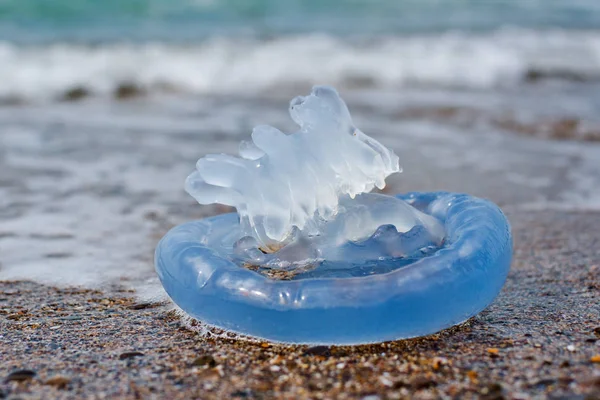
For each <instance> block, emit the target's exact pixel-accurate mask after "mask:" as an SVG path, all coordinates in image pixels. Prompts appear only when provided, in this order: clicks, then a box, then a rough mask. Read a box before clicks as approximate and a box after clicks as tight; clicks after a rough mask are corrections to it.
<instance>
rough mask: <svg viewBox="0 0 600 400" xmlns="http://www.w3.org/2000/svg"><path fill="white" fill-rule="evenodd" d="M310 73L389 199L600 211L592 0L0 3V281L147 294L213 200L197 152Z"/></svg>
mask: <svg viewBox="0 0 600 400" xmlns="http://www.w3.org/2000/svg"><path fill="white" fill-rule="evenodd" d="M317 84H327V85H332V86H334V87H336V88H337V89H338V91H339V92H340V94H341V95H342V97H343V98H344V99H345V100H346V101H347V103H348V105H349V107H350V111H351V112H352V114H353V116H354V118H355V123H356V125H357V126H358V127H360V128H361V130H362V131H364V132H365V133H367V134H368V135H371V136H373V137H375V138H377V139H378V140H379V141H381V142H382V143H383V144H385V145H387V146H389V147H391V148H393V149H394V150H395V151H396V153H397V154H398V155H399V157H400V163H401V165H402V167H403V169H404V172H403V173H402V174H399V175H398V176H394V177H391V178H390V180H389V182H388V187H387V188H386V190H387V191H388V192H390V193H397V192H408V191H415V190H449V191H457V192H467V193H471V194H473V195H477V196H481V197H485V198H489V199H491V200H493V201H495V202H496V203H498V204H499V205H500V206H501V207H502V208H503V209H504V210H505V211H507V213H509V215H510V213H511V212H512V211H515V210H516V211H518V212H529V210H530V211H531V212H539V211H561V212H562V211H569V212H571V211H575V212H597V211H600V2H599V1H598V0H460V1H459V0H371V1H366V0H364V1H358V0H336V1H332V0H331V1H327V0H304V1H300V0H169V1H167V0H103V1H97V0H0V280H19V279H27V280H34V281H37V282H41V283H45V284H52V285H59V286H85V287H103V288H106V287H117V286H118V287H121V286H128V287H132V288H134V289H135V290H137V291H138V293H144V290H146V291H147V293H149V296H154V297H157V298H158V297H160V296H161V293H160V286H159V285H157V283H156V279H155V274H154V272H153V251H154V248H155V246H156V243H157V241H158V240H159V239H160V237H161V236H162V235H163V234H164V233H165V232H166V231H167V230H168V229H169V228H170V227H172V226H174V225H176V224H178V223H181V222H184V221H188V220H191V219H195V218H201V217H204V216H207V215H212V214H215V213H219V212H224V211H227V209H226V208H224V207H219V206H199V205H197V204H195V203H194V201H193V199H192V198H191V197H190V196H188V195H187V194H186V193H185V192H184V191H183V182H184V179H185V177H186V176H187V175H188V174H189V173H190V172H191V171H192V170H193V168H194V163H195V161H196V160H197V159H198V158H199V157H201V156H203V155H205V154H208V153H235V152H236V151H237V146H238V143H239V141H240V140H243V139H247V138H248V137H249V135H250V132H251V130H252V127H253V126H256V125H259V124H270V125H274V126H276V127H278V128H280V129H282V130H284V131H286V132H293V131H294V129H295V127H294V125H293V123H292V121H291V119H290V118H289V116H288V114H287V107H288V102H289V100H290V99H291V98H292V97H294V96H296V95H298V94H306V93H308V92H309V91H310V88H311V87H312V86H313V85H317ZM350 161H351V160H350Z"/></svg>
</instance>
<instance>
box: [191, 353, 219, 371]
mask: <svg viewBox="0 0 600 400" xmlns="http://www.w3.org/2000/svg"><path fill="white" fill-rule="evenodd" d="M193 364H194V366H196V367H203V366H205V365H208V366H209V367H211V368H213V367H215V366H216V365H217V361H216V360H215V358H214V357H213V356H211V355H210V354H204V355H202V356H200V357H198V358H196V359H195V360H194V362H193Z"/></svg>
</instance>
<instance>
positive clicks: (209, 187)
mask: <svg viewBox="0 0 600 400" xmlns="http://www.w3.org/2000/svg"><path fill="white" fill-rule="evenodd" d="M290 115H291V117H292V119H293V120H294V121H295V122H296V123H297V124H298V125H299V126H300V130H299V131H298V132H295V133H292V134H289V135H287V134H285V133H283V132H281V131H279V130H277V129H276V128H273V127H270V126H259V127H257V128H255V129H254V131H253V132H252V142H243V143H242V144H241V145H240V151H239V154H240V157H239V158H238V157H234V156H229V155H224V154H221V155H208V156H206V157H204V158H201V159H200V160H199V161H198V163H197V165H196V171H195V172H194V173H192V174H191V175H190V176H189V177H188V179H187V181H186V190H187V191H188V192H189V193H190V194H191V195H192V196H193V197H194V198H195V199H196V200H197V201H198V202H199V203H201V204H209V203H213V202H219V203H222V204H227V205H231V206H233V207H236V208H237V211H238V214H239V216H240V221H241V223H242V230H243V231H244V232H245V234H246V235H249V236H253V237H254V238H255V239H256V240H257V241H258V243H259V244H260V245H261V247H262V248H265V249H269V248H271V247H272V246H273V245H275V244H277V243H280V242H283V241H284V240H285V239H286V238H287V237H288V236H289V235H290V234H291V233H292V231H293V228H294V227H295V228H298V229H299V230H305V229H307V231H308V232H309V233H312V234H315V233H318V227H317V226H318V224H319V221H322V220H325V221H328V220H331V219H333V218H334V217H335V216H336V215H337V213H338V206H339V201H340V200H339V199H340V197H342V196H344V195H349V196H350V197H354V196H356V195H357V194H360V193H365V192H368V191H370V190H371V189H373V188H374V187H378V188H383V187H384V186H385V178H386V177H387V176H388V175H390V174H392V173H394V172H398V171H400V167H399V166H398V157H397V156H396V155H395V154H394V153H393V152H392V151H391V150H389V149H387V148H386V147H385V146H383V145H382V144H381V143H379V142H377V141H376V140H375V139H373V138H371V137H369V136H367V135H366V134H364V133H363V132H361V131H359V130H358V129H357V128H356V127H355V126H354V123H353V122H352V119H351V117H350V112H349V111H348V108H347V107H346V104H345V103H344V102H343V100H342V99H341V98H340V97H339V95H338V93H337V92H336V91H335V90H334V89H333V88H330V87H323V86H322V87H315V88H314V89H313V92H312V93H311V94H310V95H309V96H306V97H296V98H295V99H294V100H292V102H291V103H290ZM371 233H373V232H371Z"/></svg>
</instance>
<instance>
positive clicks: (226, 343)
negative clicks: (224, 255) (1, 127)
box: [0, 211, 600, 400]
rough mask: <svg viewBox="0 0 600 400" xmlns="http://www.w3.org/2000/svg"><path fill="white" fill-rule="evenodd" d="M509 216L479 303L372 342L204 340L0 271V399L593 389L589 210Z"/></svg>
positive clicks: (593, 222) (140, 311)
mask: <svg viewBox="0 0 600 400" xmlns="http://www.w3.org/2000/svg"><path fill="white" fill-rule="evenodd" d="M508 217H509V219H510V220H511V223H512V226H513V231H514V242H515V252H514V261H513V265H512V270H511V272H510V275H509V278H508V281H507V283H506V286H505V288H504V289H503V291H502V293H501V295H500V296H499V297H498V299H497V300H496V301H495V302H494V303H493V304H492V306H490V307H489V308H488V309H487V310H486V311H484V312H483V313H481V314H480V315H478V316H477V317H475V318H472V319H471V320H469V321H468V322H467V323H465V324H463V325H461V326H458V327H454V328H452V329H449V330H446V331H443V332H440V333H438V334H436V335H432V336H429V337H425V338H419V339H412V340H400V341H395V342H389V343H383V344H378V345H368V346H355V347H347V346H344V347H336V346H333V347H313V348H310V347H306V346H283V345H276V344H269V343H264V342H262V343H261V342H259V343H248V342H244V341H238V340H233V339H223V338H208V339H207V338H203V337H201V336H200V335H199V334H198V333H197V332H195V331H194V330H191V329H189V328H187V327H186V325H185V324H184V323H183V321H182V320H181V319H180V318H179V317H177V316H176V315H175V314H174V313H173V312H168V311H165V306H163V305H160V304H151V303H137V302H136V300H135V297H134V293H132V292H131V291H126V290H119V289H118V288H115V289H114V290H111V291H92V290H83V289H75V288H74V289H64V288H63V289H58V288H52V287H47V286H42V285H39V284H36V283H32V282H1V283H0V307H1V311H0V329H1V331H0V332H1V334H0V376H1V377H2V382H1V383H0V398H2V397H6V398H10V399H17V398H22V399H29V398H77V399H79V398H126V399H139V398H169V399H190V398H200V399H223V398H240V399H270V398H316V399H329V398H342V399H344V398H352V399H353V398H358V399H361V398H362V399H370V400H371V399H373V400H374V399H403V398H417V399H429V398H485V399H501V398H507V399H508V398H513V399H529V398H557V399H558V398H561V399H562V398H569V399H598V398H600V229H598V226H600V213H593V212H578V213H576V212H561V211H545V212H528V213H526V212H523V211H519V212H509V213H508Z"/></svg>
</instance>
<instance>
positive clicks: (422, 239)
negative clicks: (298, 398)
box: [156, 87, 512, 344]
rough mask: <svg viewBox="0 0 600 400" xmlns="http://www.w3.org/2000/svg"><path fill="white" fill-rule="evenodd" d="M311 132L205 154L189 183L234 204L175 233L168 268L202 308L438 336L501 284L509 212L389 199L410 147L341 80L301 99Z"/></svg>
mask: <svg viewBox="0 0 600 400" xmlns="http://www.w3.org/2000/svg"><path fill="white" fill-rule="evenodd" d="M290 115H291V116H292V118H293V120H294V121H295V122H296V123H297V124H298V126H299V130H298V131H297V132H294V133H291V134H285V133H283V132H280V131H278V130H277V129H275V128H273V127H269V126H259V127H257V128H255V129H254V131H253V132H252V140H251V141H247V142H242V143H241V145H240V150H239V157H236V156H232V155H224V154H220V155H208V156H205V157H203V158H201V159H200V160H199V161H198V163H197V165H196V171H194V172H193V173H192V174H191V175H190V176H189V177H188V178H187V180H186V182H185V187H186V190H187V191H188V192H189V193H190V194H191V195H192V196H193V197H194V198H196V200H197V201H198V202H199V203H201V204H210V203H221V204H226V205H230V206H233V207H235V208H236V209H237V214H225V215H221V216H217V217H213V218H208V219H205V220H201V221H195V222H191V223H188V224H184V225H181V226H179V227H176V228H174V229H173V230H171V231H170V232H169V233H168V234H167V235H166V236H165V237H164V238H163V239H162V240H161V242H160V244H159V246H158V247H157V251H156V268H157V272H158V275H159V277H160V279H161V281H162V283H163V285H164V287H165V289H166V290H167V293H168V294H169V295H170V297H171V298H172V299H173V300H174V301H175V302H176V303H177V304H178V305H179V306H180V307H181V308H182V309H183V310H184V311H186V312H188V313H189V314H190V315H191V316H193V317H196V318H198V319H200V320H202V321H203V322H206V323H208V324H211V325H216V326H218V327H221V328H224V329H228V330H232V331H235V332H239V333H244V334H248V335H253V336H258V337H262V338H266V339H270V340H274V341H282V342H295V343H326V344H342V343H345V344H356V343H369V342H379V341H384V340H393V339H398V338H403V337H413V336H419V335H424V334H429V333H433V332H436V331H439V330H440V329H443V328H445V327H448V326H451V325H453V324H456V323H458V322H461V321H464V320H466V319H467V318H469V317H471V316H473V315H475V314H476V313H477V312H479V311H481V310H482V309H483V308H485V307H486V306H487V305H488V304H489V303H490V302H491V301H492V300H493V299H494V297H495V296H496V295H497V294H498V292H499V290H500V288H501V287H502V285H503V283H504V280H505V278H506V274H507V273H508V269H509V266H510V258H511V252H512V241H511V240H512V239H511V237H510V231H509V228H508V223H507V221H506V218H505V217H504V215H503V214H502V212H501V211H500V210H499V209H498V208H497V207H496V206H495V205H494V204H493V203H490V202H488V201H485V200H481V199H477V198H474V197H470V196H467V195H458V194H452V193H442V192H440V193H421V194H419V193H415V194H410V195H405V196H387V195H383V194H375V193H368V192H370V191H371V190H372V189H374V188H375V187H377V188H379V189H382V188H383V187H384V186H385V179H386V177H387V176H389V175H390V174H392V173H395V172H399V171H400V167H399V165H398V157H397V156H396V155H395V154H394V153H393V152H392V151H391V150H389V149H387V148H386V147H385V146H383V145H382V144H381V143H379V142H378V141H376V140H375V139H373V138H371V137H369V136H367V135H366V134H364V133H363V132H361V131H360V130H359V129H358V128H356V126H354V124H353V122H352V119H351V117H350V113H349V111H348V108H347V107H346V104H345V103H344V102H343V101H342V99H341V98H340V97H339V95H338V93H337V92H336V91H335V90H334V89H333V88H330V87H315V88H314V89H313V91H312V93H311V94H310V95H308V96H306V97H297V98H295V99H293V100H292V101H291V103H290Z"/></svg>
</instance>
